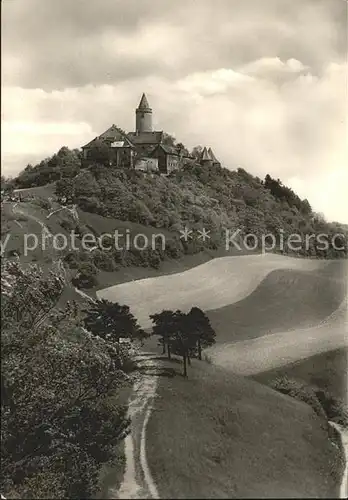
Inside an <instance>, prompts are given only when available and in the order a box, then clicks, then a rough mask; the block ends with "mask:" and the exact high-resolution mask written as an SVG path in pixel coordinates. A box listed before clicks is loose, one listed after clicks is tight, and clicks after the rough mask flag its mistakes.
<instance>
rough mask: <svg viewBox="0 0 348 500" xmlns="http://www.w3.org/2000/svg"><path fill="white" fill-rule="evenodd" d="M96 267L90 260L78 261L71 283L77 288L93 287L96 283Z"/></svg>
mask: <svg viewBox="0 0 348 500" xmlns="http://www.w3.org/2000/svg"><path fill="white" fill-rule="evenodd" d="M96 275H97V269H96V267H95V265H94V264H93V263H92V262H82V263H79V265H78V268H77V274H76V276H75V277H74V278H73V280H72V283H73V285H74V286H76V287H78V288H93V287H94V286H96V285H97V284H98V281H97V278H96Z"/></svg>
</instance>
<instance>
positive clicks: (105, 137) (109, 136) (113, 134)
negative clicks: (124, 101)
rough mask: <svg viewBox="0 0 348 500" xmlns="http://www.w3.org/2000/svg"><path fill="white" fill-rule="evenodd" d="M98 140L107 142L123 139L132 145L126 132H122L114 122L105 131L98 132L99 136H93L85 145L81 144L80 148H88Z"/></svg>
mask: <svg viewBox="0 0 348 500" xmlns="http://www.w3.org/2000/svg"><path fill="white" fill-rule="evenodd" d="M99 140H102V141H107V142H110V143H112V142H115V141H124V142H126V143H127V145H128V146H130V147H132V146H133V144H132V142H131V140H130V139H129V137H128V136H127V134H126V133H125V132H123V130H121V129H120V128H119V127H117V126H116V125H115V124H113V125H111V127H109V128H108V129H107V130H105V132H103V133H102V134H100V135H99V136H97V137H95V138H94V139H93V140H92V141H90V142H89V143H88V144H86V145H85V146H82V149H84V148H90V147H92V146H93V144H94V143H95V142H97V141H99Z"/></svg>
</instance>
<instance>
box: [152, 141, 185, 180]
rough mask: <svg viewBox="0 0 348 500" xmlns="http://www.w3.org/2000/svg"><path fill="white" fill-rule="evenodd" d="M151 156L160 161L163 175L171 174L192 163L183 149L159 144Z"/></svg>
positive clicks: (159, 167) (159, 165) (159, 166)
mask: <svg viewBox="0 0 348 500" xmlns="http://www.w3.org/2000/svg"><path fill="white" fill-rule="evenodd" d="M150 156H151V157H152V158H157V159H158V169H159V172H160V173H161V174H170V173H171V172H173V171H174V170H178V169H179V168H181V167H182V166H183V165H185V164H186V163H190V162H191V161H192V158H191V157H190V155H189V154H187V153H185V152H184V150H183V149H181V148H178V147H175V146H167V145H166V144H158V146H156V147H155V148H154V149H153V151H152V153H151V155H150Z"/></svg>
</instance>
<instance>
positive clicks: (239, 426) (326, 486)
mask: <svg viewBox="0 0 348 500" xmlns="http://www.w3.org/2000/svg"><path fill="white" fill-rule="evenodd" d="M168 364H169V363H168ZM147 435H148V444H147V457H148V461H149V466H150V469H151V472H152V475H153V477H154V480H155V482H156V484H157V486H158V489H159V495H160V498H231V497H232V498H234V497H239V498H272V497H273V498H284V497H293V498H302V497H307V498H308V497H316V498H327V497H330V496H331V497H333V496H335V494H337V478H335V477H334V473H331V472H330V471H333V468H334V464H335V463H336V460H337V458H338V457H337V450H336V449H335V447H334V446H333V445H332V444H331V443H330V442H329V440H328V434H327V430H326V426H325V422H323V421H321V420H320V419H319V418H318V417H317V416H316V415H315V414H314V413H313V412H312V410H311V408H310V407H309V406H307V405H305V404H304V403H301V402H298V401H296V400H294V399H292V398H288V397H286V396H284V395H281V394H279V393H276V392H275V391H273V390H271V389H269V388H268V387H266V386H263V385H261V384H258V383H255V382H253V381H250V380H247V379H243V378H239V377H237V376H234V375H232V374H231V373H229V372H227V371H224V370H223V369H219V368H217V367H215V366H212V365H208V364H207V363H204V362H203V363H202V362H201V363H199V362H198V361H195V362H194V364H193V367H192V369H191V370H190V371H189V379H188V380H185V379H184V378H183V377H181V376H176V377H174V378H172V379H160V383H159V388H158V398H157V399H156V403H155V408H154V411H153V413H152V416H151V418H150V421H149V424H148V434H147Z"/></svg>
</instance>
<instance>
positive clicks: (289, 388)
mask: <svg viewBox="0 0 348 500" xmlns="http://www.w3.org/2000/svg"><path fill="white" fill-rule="evenodd" d="M270 386H271V387H272V388H273V389H275V390H276V391H278V392H281V393H282V394H286V395H288V396H291V397H293V398H295V399H298V400H299V401H302V402H303V403H307V404H308V405H309V406H310V407H311V408H312V409H313V411H314V413H315V414H316V415H318V417H322V418H324V419H325V420H327V415H326V413H325V411H324V408H323V407H322V405H321V403H320V401H319V399H318V397H317V395H316V393H315V390H314V389H313V388H312V387H310V386H308V385H306V384H304V383H303V382H301V381H299V380H295V379H289V378H288V377H279V378H277V379H275V380H273V381H272V382H271V384H270Z"/></svg>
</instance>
